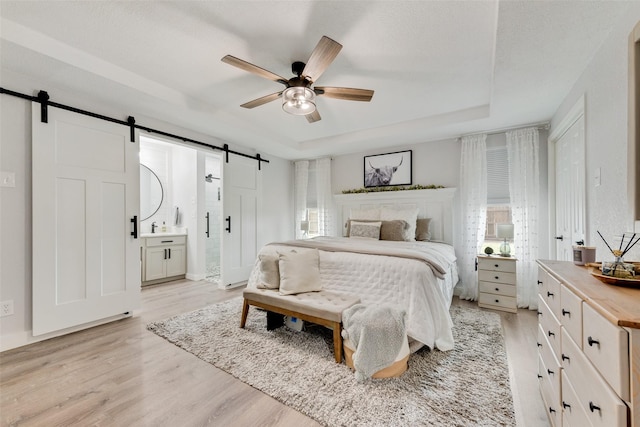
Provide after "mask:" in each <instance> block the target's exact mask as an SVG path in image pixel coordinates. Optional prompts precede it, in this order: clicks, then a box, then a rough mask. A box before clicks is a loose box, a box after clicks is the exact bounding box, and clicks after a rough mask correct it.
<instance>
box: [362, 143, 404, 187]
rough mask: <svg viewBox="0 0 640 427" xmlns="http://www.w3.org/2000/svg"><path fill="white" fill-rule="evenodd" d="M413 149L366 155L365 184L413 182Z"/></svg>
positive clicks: (382, 184) (373, 185) (368, 185)
mask: <svg viewBox="0 0 640 427" xmlns="http://www.w3.org/2000/svg"><path fill="white" fill-rule="evenodd" d="M412 154H413V153H412V150H405V151H396V152H393V153H385V154H374V155H371V156H364V186H365V188H370V187H389V186H396V185H411V184H412V164H413V163H412V158H411V157H412Z"/></svg>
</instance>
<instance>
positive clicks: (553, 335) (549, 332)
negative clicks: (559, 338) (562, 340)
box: [547, 331, 591, 338]
mask: <svg viewBox="0 0 640 427" xmlns="http://www.w3.org/2000/svg"><path fill="white" fill-rule="evenodd" d="M547 333H548V334H549V336H550V337H555V336H556V334H554V333H553V332H551V331H548V332H547ZM589 338H591V337H589Z"/></svg>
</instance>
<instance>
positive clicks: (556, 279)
mask: <svg viewBox="0 0 640 427" xmlns="http://www.w3.org/2000/svg"><path fill="white" fill-rule="evenodd" d="M538 264H539V271H538V289H539V293H538V304H539V308H538V317H539V322H538V339H537V345H538V379H539V381H540V392H541V394H542V398H543V400H544V403H545V407H546V408H547V414H548V415H549V420H550V422H551V424H552V425H553V426H556V427H557V426H571V427H581V426H593V427H627V426H631V427H640V289H635V288H623V287H618V286H612V285H608V284H605V283H603V282H601V281H600V280H598V279H596V278H595V277H593V276H592V275H591V274H589V271H588V269H587V268H585V267H580V266H576V265H574V264H573V263H571V262H566V261H543V260H539V261H538Z"/></svg>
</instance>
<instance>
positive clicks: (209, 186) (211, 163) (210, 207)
mask: <svg viewBox="0 0 640 427" xmlns="http://www.w3.org/2000/svg"><path fill="white" fill-rule="evenodd" d="M204 180H205V185H204V201H205V211H206V212H205V233H204V234H205V270H206V273H205V274H206V280H207V281H208V282H212V283H215V284H216V285H219V284H220V218H221V212H222V209H221V207H222V202H221V196H220V191H221V190H220V158H219V157H217V156H206V157H205V176H204Z"/></svg>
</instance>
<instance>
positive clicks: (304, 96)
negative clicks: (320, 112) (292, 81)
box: [282, 86, 316, 116]
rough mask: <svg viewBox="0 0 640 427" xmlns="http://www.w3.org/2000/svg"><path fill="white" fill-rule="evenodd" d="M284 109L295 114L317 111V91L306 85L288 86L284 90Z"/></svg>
mask: <svg viewBox="0 0 640 427" xmlns="http://www.w3.org/2000/svg"><path fill="white" fill-rule="evenodd" d="M282 109H283V110H284V111H285V112H287V113H289V114H293V115H295V116H306V115H307V114H311V113H313V112H314V111H316V93H315V92H314V91H313V90H311V89H309V88H308V87H304V86H294V87H288V88H286V89H285V90H284V91H283V92H282Z"/></svg>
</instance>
